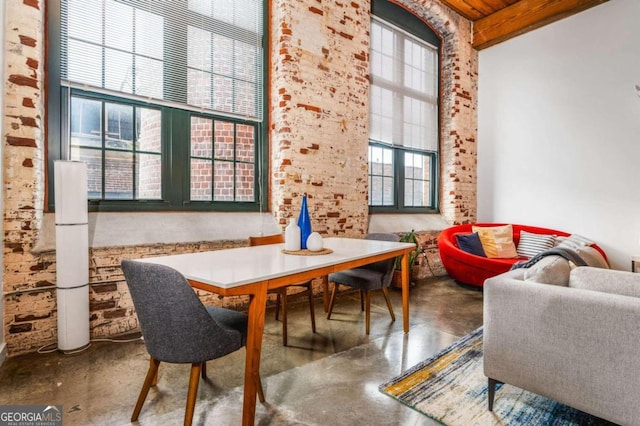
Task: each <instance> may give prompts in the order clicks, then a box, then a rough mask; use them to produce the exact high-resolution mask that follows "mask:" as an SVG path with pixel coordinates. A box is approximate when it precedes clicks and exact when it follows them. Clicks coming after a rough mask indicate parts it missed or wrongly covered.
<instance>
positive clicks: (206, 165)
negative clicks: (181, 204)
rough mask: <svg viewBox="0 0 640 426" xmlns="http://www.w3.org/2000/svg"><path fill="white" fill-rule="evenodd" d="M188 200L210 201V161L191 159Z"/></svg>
mask: <svg viewBox="0 0 640 426" xmlns="http://www.w3.org/2000/svg"><path fill="white" fill-rule="evenodd" d="M190 199H191V200H193V201H211V160H198V159H195V158H192V159H191V195H190Z"/></svg>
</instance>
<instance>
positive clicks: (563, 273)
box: [524, 255, 571, 287]
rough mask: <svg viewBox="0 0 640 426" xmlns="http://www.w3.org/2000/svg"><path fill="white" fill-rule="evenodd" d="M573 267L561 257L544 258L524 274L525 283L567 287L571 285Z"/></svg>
mask: <svg viewBox="0 0 640 426" xmlns="http://www.w3.org/2000/svg"><path fill="white" fill-rule="evenodd" d="M570 273H571V266H570V265H569V261H568V260H566V259H564V258H563V257H561V256H556V255H550V256H545V257H543V258H542V259H541V260H540V261H538V262H537V263H536V264H535V265H533V266H532V267H531V268H528V269H527V270H526V272H525V273H524V279H525V281H535V282H537V283H542V284H553V285H559V286H563V287H566V286H567V285H569V274H570Z"/></svg>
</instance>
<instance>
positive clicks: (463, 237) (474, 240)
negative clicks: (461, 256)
mask: <svg viewBox="0 0 640 426" xmlns="http://www.w3.org/2000/svg"><path fill="white" fill-rule="evenodd" d="M456 241H457V242H458V247H460V250H462V251H465V252H467V253H471V254H475V255H476V256H482V257H487V255H486V254H484V250H483V249H482V243H481V242H480V237H479V236H478V233H477V232H474V233H473V234H457V235H456Z"/></svg>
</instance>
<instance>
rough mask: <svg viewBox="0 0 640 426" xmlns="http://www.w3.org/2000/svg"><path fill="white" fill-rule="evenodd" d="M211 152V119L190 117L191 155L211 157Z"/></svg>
mask: <svg viewBox="0 0 640 426" xmlns="http://www.w3.org/2000/svg"><path fill="white" fill-rule="evenodd" d="M212 152H213V120H211V119H208V118H202V117H191V156H192V157H202V158H211V157H212ZM209 174H211V173H209Z"/></svg>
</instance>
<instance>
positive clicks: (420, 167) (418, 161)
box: [404, 152, 431, 207]
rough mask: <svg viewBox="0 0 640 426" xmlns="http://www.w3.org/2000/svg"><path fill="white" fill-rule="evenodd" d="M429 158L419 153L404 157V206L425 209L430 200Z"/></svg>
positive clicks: (406, 154)
mask: <svg viewBox="0 0 640 426" xmlns="http://www.w3.org/2000/svg"><path fill="white" fill-rule="evenodd" d="M429 163H430V157H429V156H427V155H422V154H419V153H409V152H407V153H405V155H404V174H405V182H404V205H405V207H426V206H429V205H430V204H429V203H430V200H431V195H430V191H431V186H430V185H431V176H430V173H431V172H430V168H429Z"/></svg>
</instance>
